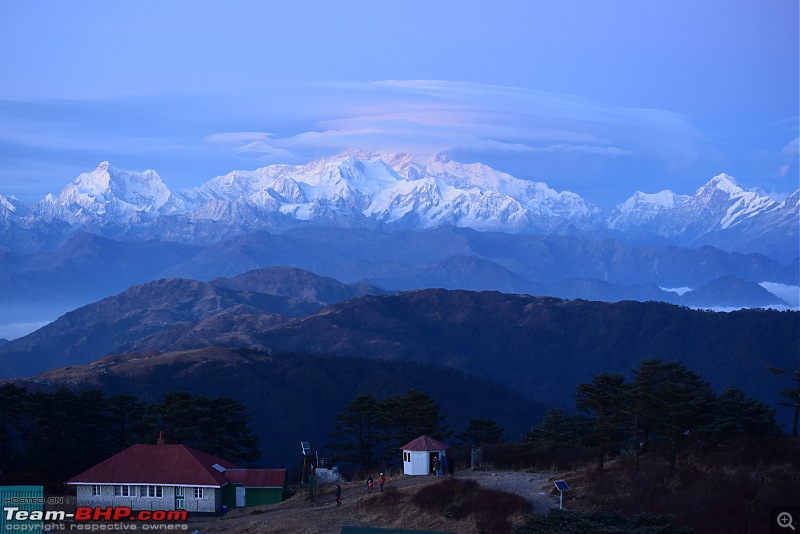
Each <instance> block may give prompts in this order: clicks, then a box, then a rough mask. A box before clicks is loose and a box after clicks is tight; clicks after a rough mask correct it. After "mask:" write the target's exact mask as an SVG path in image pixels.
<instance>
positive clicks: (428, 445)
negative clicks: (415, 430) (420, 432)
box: [400, 436, 447, 451]
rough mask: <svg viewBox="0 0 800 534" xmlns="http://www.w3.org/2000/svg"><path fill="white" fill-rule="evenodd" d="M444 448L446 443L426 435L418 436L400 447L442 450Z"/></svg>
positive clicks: (407, 449)
mask: <svg viewBox="0 0 800 534" xmlns="http://www.w3.org/2000/svg"><path fill="white" fill-rule="evenodd" d="M446 448H447V445H445V444H444V443H442V442H441V441H438V440H435V439H433V438H431V437H428V436H420V437H418V438H417V439H415V440H413V441H409V442H408V443H406V444H405V445H403V446H402V447H400V449H401V450H404V451H443V450H445V449H446Z"/></svg>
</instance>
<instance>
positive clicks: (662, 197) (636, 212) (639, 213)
mask: <svg viewBox="0 0 800 534" xmlns="http://www.w3.org/2000/svg"><path fill="white" fill-rule="evenodd" d="M690 198H691V197H690V196H688V195H678V194H675V193H673V192H672V191H669V190H664V191H660V192H658V193H642V192H641V191H637V192H636V193H634V194H633V196H632V197H630V198H629V199H628V200H626V201H625V202H623V203H622V204H618V205H617V207H616V208H615V209H614V211H613V212H611V215H610V216H609V218H608V224H609V227H610V228H613V229H625V228H632V227H636V226H641V225H644V224H647V223H649V222H650V221H652V220H653V219H654V218H655V217H657V216H658V215H659V214H660V213H662V212H663V211H665V210H671V209H674V208H675V207H677V206H680V205H681V204H683V203H685V202H687V201H688V200H689V199H690Z"/></svg>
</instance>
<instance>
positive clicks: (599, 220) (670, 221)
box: [0, 151, 800, 262]
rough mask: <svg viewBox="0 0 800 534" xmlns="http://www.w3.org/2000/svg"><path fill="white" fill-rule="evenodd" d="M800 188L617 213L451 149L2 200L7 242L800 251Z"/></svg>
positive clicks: (79, 182) (698, 196)
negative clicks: (322, 240) (85, 237)
mask: <svg viewBox="0 0 800 534" xmlns="http://www.w3.org/2000/svg"><path fill="white" fill-rule="evenodd" d="M799 202H800V194H798V193H797V192H795V193H794V194H793V195H791V196H790V197H789V198H787V199H786V200H785V201H784V202H776V201H774V200H772V199H771V198H769V197H768V196H767V195H765V194H763V192H760V191H758V190H746V189H743V188H741V187H740V186H739V185H737V184H736V182H735V181H734V180H733V179H732V178H731V177H730V176H727V175H725V174H720V175H718V176H716V177H714V178H712V179H711V180H710V181H709V182H708V183H707V184H705V185H703V186H702V187H700V188H699V189H698V190H697V192H696V193H695V194H694V195H692V196H687V195H676V194H674V193H672V192H670V191H662V192H660V193H655V194H645V193H641V192H637V193H636V194H634V195H633V196H632V197H631V198H630V199H628V200H627V201H626V202H624V203H623V204H620V205H619V206H617V208H616V209H615V210H614V211H613V212H612V213H610V214H608V215H604V214H603V213H602V212H601V211H600V210H599V209H598V208H597V207H596V206H594V205H593V204H591V203H590V202H588V201H586V200H584V199H583V198H581V197H580V196H578V195H576V194H574V193H571V192H568V191H564V192H557V191H555V190H553V189H551V188H550V187H548V186H547V185H546V184H544V183H541V182H532V181H527V180H520V179H518V178H515V177H513V176H511V175H509V174H506V173H502V172H500V171H497V170H494V169H492V168H490V167H488V166H485V165H482V164H479V163H474V164H464V163H459V162H456V161H453V160H451V159H448V158H447V157H445V156H442V155H440V156H437V157H434V158H423V157H417V156H410V155H397V154H375V153H370V152H359V151H348V152H345V153H343V154H340V155H338V156H334V157H328V158H321V159H318V160H315V161H312V162H310V163H308V164H305V165H271V166H268V167H263V168H260V169H257V170H254V171H233V172H231V173H229V174H227V175H224V176H219V177H217V178H214V179H212V180H210V181H209V182H206V183H205V184H203V185H201V186H199V187H197V188H194V189H189V190H183V191H179V192H176V193H173V192H171V191H170V190H169V189H168V187H167V186H166V185H165V184H164V182H163V181H162V180H161V178H160V177H159V176H158V174H156V173H155V171H145V172H141V173H136V172H128V171H121V170H117V169H115V168H113V167H111V166H110V165H109V164H108V162H103V163H101V164H100V165H99V166H98V167H97V169H95V170H94V171H92V172H89V173H84V174H81V175H80V176H79V177H78V178H77V179H76V180H74V181H73V182H72V183H71V184H69V185H67V186H66V187H65V188H64V189H63V190H62V191H61V193H60V194H59V195H57V196H53V195H48V196H47V197H46V198H45V199H43V200H42V201H40V202H38V203H36V204H35V205H34V206H33V207H31V208H27V207H25V206H23V205H21V203H19V202H18V201H16V200H15V199H13V198H7V197H0V225H2V230H3V232H2V234H0V246H1V247H4V248H6V249H7V250H10V251H34V250H47V249H48V248H52V247H54V246H55V245H56V244H58V243H60V242H61V241H63V238H64V236H66V235H69V234H71V233H74V232H77V231H90V232H94V233H98V234H100V235H105V236H107V237H111V238H114V239H153V238H158V239H163V240H174V241H182V242H187V243H195V244H208V243H213V242H217V241H220V240H222V239H226V238H230V237H232V236H235V235H238V234H242V233H247V232H253V231H265V230H266V231H284V230H286V229H288V228H294V227H302V226H307V225H315V226H332V227H343V228H369V229H374V230H391V231H397V230H402V229H413V230H422V229H429V228H433V227H438V226H441V225H451V226H456V227H467V228H472V229H475V230H480V231H498V232H506V233H514V234H551V233H557V234H576V235H583V236H586V237H589V238H597V237H600V238H602V237H616V238H618V239H623V240H625V239H626V236H627V237H629V238H630V239H629V240H631V241H632V242H635V243H638V244H645V243H650V244H653V243H655V242H656V241H658V243H659V244H664V243H672V244H675V245H680V246H693V247H696V246H701V245H713V246H716V247H718V248H721V249H723V250H727V251H737V252H760V253H762V254H765V255H767V256H769V257H772V258H775V259H778V260H779V261H783V262H788V261H792V260H794V259H796V258H797V257H798V233H797V232H798V229H797V227H798V221H800V215H799V214H800V209H799V207H798V206H800V204H799Z"/></svg>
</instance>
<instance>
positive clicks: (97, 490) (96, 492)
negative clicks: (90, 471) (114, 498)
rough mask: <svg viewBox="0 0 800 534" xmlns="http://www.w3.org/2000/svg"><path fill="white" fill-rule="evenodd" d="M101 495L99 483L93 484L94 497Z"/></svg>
mask: <svg viewBox="0 0 800 534" xmlns="http://www.w3.org/2000/svg"><path fill="white" fill-rule="evenodd" d="M99 496H100V486H99V485H98V484H92V497H99Z"/></svg>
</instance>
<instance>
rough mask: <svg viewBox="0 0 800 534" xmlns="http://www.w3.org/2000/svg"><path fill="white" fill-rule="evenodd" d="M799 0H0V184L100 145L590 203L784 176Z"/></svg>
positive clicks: (179, 180)
mask: <svg viewBox="0 0 800 534" xmlns="http://www.w3.org/2000/svg"><path fill="white" fill-rule="evenodd" d="M798 6H799V4H798V1H797V0H769V1H767V2H756V1H753V0H747V1H742V0H691V1H687V0H669V1H665V0H651V1H647V2H643V1H641V0H605V1H603V2H593V1H589V0H582V1H576V0H560V1H558V2H553V1H538V0H534V1H525V2H523V1H516V2H510V1H503V0H499V1H494V2H491V3H490V2H485V1H484V2H474V1H473V2H470V1H458V2H456V1H438V2H437V1H433V0H428V1H404V2H382V1H342V2H327V1H303V0H298V1H295V2H262V1H236V0H233V1H229V2H203V1H182V0H172V1H169V2H155V1H149V0H144V1H141V0H140V1H137V2H130V1H127V0H119V1H114V2H108V1H102V2H96V1H87V0H84V1H79V2H42V1H36V0H33V1H15V0H9V1H6V2H2V3H1V4H0V50H2V52H0V194H4V195H15V196H17V197H18V198H20V199H21V200H24V201H26V202H33V201H35V200H39V199H41V198H42V197H43V196H44V195H45V194H47V193H57V192H58V191H59V190H60V189H61V188H62V187H63V186H64V185H66V184H67V183H68V182H69V181H71V180H72V179H74V178H75V177H76V176H77V174H79V173H80V172H85V171H89V170H92V169H93V168H94V167H95V166H96V165H97V164H98V163H99V162H100V161H103V160H108V161H110V162H111V164H112V165H114V166H117V167H119V168H123V169H127V170H145V169H155V170H156V171H157V172H158V173H159V174H160V175H161V177H162V178H163V179H164V181H165V182H166V183H167V185H168V186H169V187H170V188H171V189H173V190H177V189H180V188H184V187H193V186H197V185H200V184H201V183H203V182H205V181H207V180H209V179H211V178H213V177H214V176H217V175H219V174H224V173H227V172H229V171H231V170H233V169H254V168H257V167H260V166H264V165H267V164H271V163H303V162H305V161H308V160H310V159H312V158H314V157H317V156H320V155H326V154H333V153H337V152H339V151H341V150H343V149H345V148H348V147H353V146H355V147H362V148H374V149H377V150H387V151H402V152H420V153H435V152H442V151H444V152H447V153H449V154H450V155H451V156H452V157H454V158H456V159H460V160H463V161H481V162H484V163H487V164H490V165H492V166H494V167H496V168H498V169H501V170H504V171H507V172H510V173H512V174H514V175H515V176H518V177H520V178H525V179H532V180H537V181H544V182H546V183H548V184H549V185H550V186H551V187H553V188H555V189H557V190H570V191H574V192H576V193H578V194H580V195H582V196H583V197H585V198H586V199H588V200H590V201H593V202H596V203H597V204H599V205H601V207H605V208H608V207H611V206H613V205H614V204H617V203H621V202H622V201H624V200H625V198H627V197H628V196H630V195H631V194H632V193H633V192H634V191H636V190H641V191H644V192H651V193H652V192H656V191H660V190H662V189H672V190H673V191H676V192H678V193H684V194H690V193H692V192H693V191H694V190H695V189H696V188H697V187H699V186H700V185H702V184H703V183H705V182H706V181H708V180H709V179H710V178H711V177H713V176H714V175H716V174H718V173H721V172H726V173H728V174H730V175H732V176H734V177H735V178H736V179H737V180H738V182H739V183H740V184H741V185H742V186H744V187H761V188H762V189H764V190H765V191H766V192H768V193H770V194H773V195H774V196H775V197H776V198H782V197H783V196H785V195H786V194H787V193H790V192H791V191H793V190H795V189H797V188H798V173H799V172H800V171H798V151H799V150H798V147H799V146H800V145H799V143H800V142H799V141H798V137H800V136H799V134H798V124H799V122H798V115H800V110H799V109H798V108H799V107H800V104H798V101H799V100H800V82H799V81H798V80H799V77H800V74H799V71H800V52H799V50H800V37H798V28H799V27H800V15H799V12H800V10H799V8H798Z"/></svg>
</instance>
